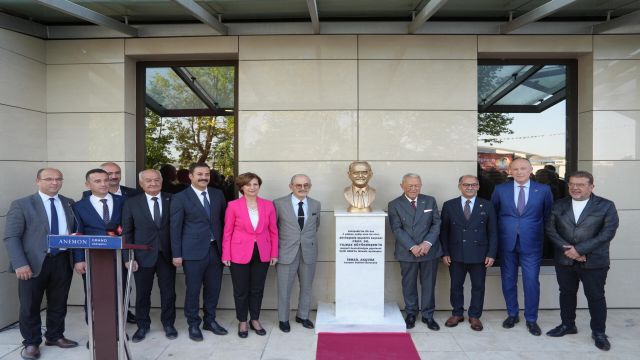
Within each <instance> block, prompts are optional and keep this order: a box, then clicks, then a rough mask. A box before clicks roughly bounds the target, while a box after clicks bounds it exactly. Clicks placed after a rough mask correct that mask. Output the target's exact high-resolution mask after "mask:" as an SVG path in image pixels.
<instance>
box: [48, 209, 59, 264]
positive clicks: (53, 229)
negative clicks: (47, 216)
mask: <svg viewBox="0 0 640 360" xmlns="http://www.w3.org/2000/svg"><path fill="white" fill-rule="evenodd" d="M49 201H51V226H49V229H50V231H49V232H50V233H51V235H59V234H60V229H59V228H58V227H59V225H58V210H56V198H49ZM49 252H50V253H51V255H58V254H59V253H60V250H59V249H54V248H50V249H49Z"/></svg>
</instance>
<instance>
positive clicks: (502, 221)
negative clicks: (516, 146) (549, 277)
mask: <svg viewBox="0 0 640 360" xmlns="http://www.w3.org/2000/svg"><path fill="white" fill-rule="evenodd" d="M509 167H510V169H511V176H513V179H514V181H513V182H511V181H510V182H507V183H504V184H500V185H498V186H496V188H495V190H494V192H493V195H492V197H491V201H492V202H493V206H494V207H495V210H496V214H497V215H498V245H499V249H500V259H501V276H502V293H503V295H504V300H505V303H506V305H507V314H508V317H507V319H506V320H505V321H504V322H503V323H502V327H504V328H505V329H510V328H512V327H514V325H515V324H516V323H517V322H519V321H520V318H519V317H518V312H519V310H520V309H519V307H518V265H520V268H521V269H522V286H523V288H524V317H525V320H526V322H527V329H528V330H529V332H530V333H531V334H532V335H535V336H540V334H541V332H542V331H541V330H540V327H539V326H538V323H537V321H538V303H539V302H540V281H539V278H538V277H539V275H540V260H541V259H542V243H543V241H544V222H545V219H546V218H547V217H548V215H549V213H550V211H551V206H552V205H553V195H552V194H551V189H550V188H549V186H547V185H544V184H540V183H537V182H535V181H533V180H530V178H529V177H530V175H531V172H532V171H533V167H532V166H531V163H530V162H529V160H527V159H524V158H518V159H515V160H513V161H512V162H511V164H510V166H509Z"/></svg>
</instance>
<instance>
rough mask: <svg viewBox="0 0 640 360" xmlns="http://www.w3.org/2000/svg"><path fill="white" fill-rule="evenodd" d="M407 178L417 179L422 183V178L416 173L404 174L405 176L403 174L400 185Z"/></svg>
mask: <svg viewBox="0 0 640 360" xmlns="http://www.w3.org/2000/svg"><path fill="white" fill-rule="evenodd" d="M407 178H418V180H420V182H422V178H421V177H420V175H418V174H416V173H406V174H404V176H403V177H402V183H404V181H405V180H406V179H407Z"/></svg>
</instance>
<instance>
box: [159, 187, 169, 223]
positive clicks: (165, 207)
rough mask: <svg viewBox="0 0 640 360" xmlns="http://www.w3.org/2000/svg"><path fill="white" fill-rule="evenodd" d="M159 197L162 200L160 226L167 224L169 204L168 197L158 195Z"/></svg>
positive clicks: (161, 194)
mask: <svg viewBox="0 0 640 360" xmlns="http://www.w3.org/2000/svg"><path fill="white" fill-rule="evenodd" d="M160 197H161V198H162V225H165V224H166V223H168V222H169V207H170V206H171V204H170V203H169V196H168V195H165V194H163V193H160Z"/></svg>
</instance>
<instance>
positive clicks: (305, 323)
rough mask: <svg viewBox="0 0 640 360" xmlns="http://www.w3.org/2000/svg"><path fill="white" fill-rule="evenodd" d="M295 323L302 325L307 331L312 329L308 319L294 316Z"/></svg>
mask: <svg viewBox="0 0 640 360" xmlns="http://www.w3.org/2000/svg"><path fill="white" fill-rule="evenodd" d="M296 322H297V323H298V324H302V326H304V327H305V328H307V329H313V323H312V322H311V320H309V319H302V318H299V317H297V316H296Z"/></svg>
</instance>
